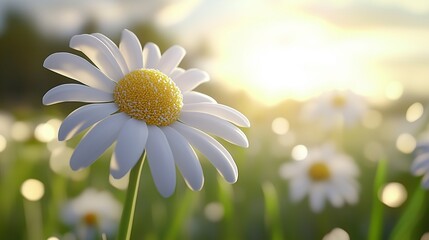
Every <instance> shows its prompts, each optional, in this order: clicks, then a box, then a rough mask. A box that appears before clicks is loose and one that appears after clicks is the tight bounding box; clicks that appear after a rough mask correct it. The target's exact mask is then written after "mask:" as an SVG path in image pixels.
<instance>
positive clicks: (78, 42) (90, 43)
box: [70, 34, 124, 82]
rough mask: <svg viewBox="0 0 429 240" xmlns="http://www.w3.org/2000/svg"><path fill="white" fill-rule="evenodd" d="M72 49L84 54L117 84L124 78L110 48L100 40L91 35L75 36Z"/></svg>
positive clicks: (71, 43) (71, 41)
mask: <svg viewBox="0 0 429 240" xmlns="http://www.w3.org/2000/svg"><path fill="white" fill-rule="evenodd" d="M70 47H71V48H73V49H76V50H79V51H81V52H83V53H84V54H85V55H86V56H87V57H88V58H89V59H91V61H92V62H93V63H94V64H95V65H96V66H97V67H98V68H100V70H101V71H102V72H103V73H105V74H106V76H108V77H109V78H110V79H112V80H113V81H115V82H117V81H119V80H120V79H122V78H123V76H124V75H123V74H122V70H121V68H120V66H119V65H118V63H117V61H116V59H115V57H114V56H113V54H112V52H110V50H109V48H108V47H107V46H106V45H105V44H104V43H103V42H102V41H101V40H100V39H98V38H96V37H94V36H92V35H89V34H82V35H75V36H73V37H72V38H71V40H70Z"/></svg>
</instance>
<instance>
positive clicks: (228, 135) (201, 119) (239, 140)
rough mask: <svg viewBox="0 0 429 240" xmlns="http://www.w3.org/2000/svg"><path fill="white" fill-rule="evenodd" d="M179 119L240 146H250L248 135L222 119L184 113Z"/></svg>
mask: <svg viewBox="0 0 429 240" xmlns="http://www.w3.org/2000/svg"><path fill="white" fill-rule="evenodd" d="M179 119H180V121H182V122H184V123H186V124H187V125H190V126H192V127H195V128H198V129H200V130H202V131H204V132H209V133H212V134H214V135H216V136H219V137H221V138H223V139H225V140H227V141H228V142H231V143H233V144H236V145H238V146H241V147H248V146H249V142H248V140H247V137H246V135H245V134H244V133H243V132H242V131H241V130H240V129H239V128H238V127H236V126H234V125H233V124H231V123H229V122H227V121H225V120H223V119H221V118H218V117H215V116H212V115H209V114H205V113H199V112H182V113H181V114H180V117H179Z"/></svg>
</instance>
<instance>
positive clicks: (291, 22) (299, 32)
mask: <svg viewBox="0 0 429 240" xmlns="http://www.w3.org/2000/svg"><path fill="white" fill-rule="evenodd" d="M264 10H266V9H264ZM261 11H262V10H261ZM264 14H265V15H264ZM258 16H259V17H258V18H256V17H249V16H247V17H246V18H243V19H241V20H237V22H232V23H230V24H226V25H225V26H224V28H222V29H221V32H222V33H225V32H226V33H228V34H226V35H225V34H213V35H214V39H213V40H212V42H213V43H212V44H213V47H214V52H216V53H215V55H216V56H215V59H214V61H213V62H214V63H213V65H214V67H213V68H214V69H213V71H211V72H215V74H219V76H215V78H219V79H223V80H225V81H226V82H228V83H229V84H230V85H231V86H232V87H235V88H240V89H244V90H245V91H248V93H249V95H250V96H252V97H254V98H255V99H256V100H259V101H260V102H262V103H264V104H267V105H273V104H276V103H279V102H280V101H282V100H285V99H294V100H302V101H304V100H308V99H310V98H312V97H314V96H317V95H319V94H320V93H321V92H323V91H329V90H334V89H337V90H344V89H352V90H353V91H354V92H356V93H358V94H360V95H363V96H371V97H373V98H382V99H384V95H383V91H384V87H385V76H384V75H383V74H382V72H380V71H381V70H379V68H377V67H375V66H374V63H373V62H369V61H368V58H373V57H375V56H378V55H377V54H381V53H380V51H375V50H376V49H379V45H380V44H382V42H383V41H381V40H380V41H379V40H378V39H375V40H374V39H372V38H371V37H368V36H354V37H351V36H350V35H348V34H347V31H346V30H343V29H340V28H337V27H336V26H334V25H332V24H330V23H329V22H328V21H325V20H323V19H322V18H317V17H315V16H313V15H308V14H304V13H302V12H300V11H299V10H297V9H290V10H289V11H287V12H285V10H284V9H282V10H276V9H269V10H268V11H266V12H263V13H262V12H261V15H258ZM384 44H385V43H384ZM389 46H390V45H389ZM364 49H365V50H364ZM368 50H369V51H368ZM372 50H374V51H372ZM217 72H220V73H217ZM395 86H397V85H395ZM396 90H397V89H396ZM392 91H393V90H389V91H388V92H389V93H391V92H392ZM397 92H398V91H396V92H395V93H396V95H398V93H397ZM380 96H381V97H380Z"/></svg>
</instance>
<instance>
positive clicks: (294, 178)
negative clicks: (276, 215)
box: [280, 145, 359, 212]
mask: <svg viewBox="0 0 429 240" xmlns="http://www.w3.org/2000/svg"><path fill="white" fill-rule="evenodd" d="M280 174H281V176H282V177H283V178H285V179H288V180H290V183H289V184H290V194H291V198H292V200H293V201H300V200H302V199H303V198H304V197H305V195H307V194H308V195H309V199H310V207H311V209H312V210H313V211H314V212H320V211H321V210H322V209H323V208H324V205H325V200H328V201H329V202H331V204H332V205H333V206H334V207H342V206H343V205H344V203H346V202H347V203H349V204H353V203H356V202H357V200H358V183H357V182H356V180H355V177H357V176H358V174H359V170H358V168H357V166H356V165H355V163H354V162H353V160H352V159H351V158H350V157H349V156H347V155H344V154H341V153H338V152H336V151H335V149H334V148H333V147H332V146H331V145H324V146H322V147H320V148H314V149H310V151H309V152H308V155H307V157H306V158H305V159H303V160H300V161H295V162H293V163H286V164H284V165H283V166H282V168H281V169H280Z"/></svg>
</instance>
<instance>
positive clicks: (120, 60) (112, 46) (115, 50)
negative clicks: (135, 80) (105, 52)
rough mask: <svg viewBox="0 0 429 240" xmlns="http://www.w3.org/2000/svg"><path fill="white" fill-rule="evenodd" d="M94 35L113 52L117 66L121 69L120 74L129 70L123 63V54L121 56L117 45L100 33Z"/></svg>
mask: <svg viewBox="0 0 429 240" xmlns="http://www.w3.org/2000/svg"><path fill="white" fill-rule="evenodd" d="M92 35H93V36H94V37H96V38H98V39H100V40H101V41H102V42H103V43H104V44H105V45H106V46H107V48H109V50H110V52H111V53H112V54H113V56H114V57H115V59H116V62H117V63H118V64H119V67H120V68H121V70H122V74H123V75H125V74H127V73H129V72H130V70H129V69H128V65H127V64H126V63H125V59H124V56H122V53H121V52H120V51H119V48H118V46H116V44H115V43H114V42H112V40H110V39H109V38H108V37H106V36H104V35H103V34H101V33H93V34H92Z"/></svg>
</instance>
